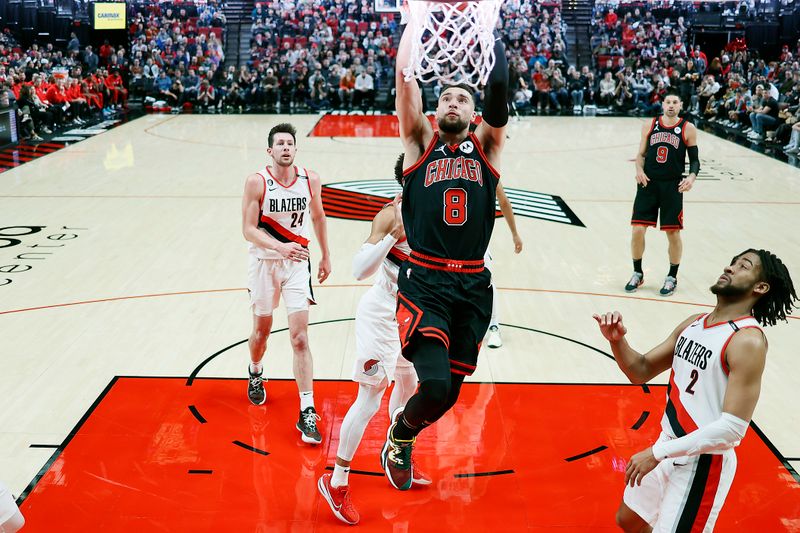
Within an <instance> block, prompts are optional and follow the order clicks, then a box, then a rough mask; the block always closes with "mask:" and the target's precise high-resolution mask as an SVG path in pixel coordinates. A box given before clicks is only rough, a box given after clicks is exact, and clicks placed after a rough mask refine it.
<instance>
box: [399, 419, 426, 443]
mask: <svg viewBox="0 0 800 533" xmlns="http://www.w3.org/2000/svg"><path fill="white" fill-rule="evenodd" d="M424 426H425V425H424V424H423V427H418V428H417V427H415V428H412V427H410V426H409V424H408V422H406V419H405V417H404V416H403V415H400V419H399V420H398V421H397V424H396V425H395V426H394V429H393V430H392V438H393V439H395V440H411V439H413V438H414V437H416V436H417V435H418V434H419V432H420V431H422V429H423V428H424Z"/></svg>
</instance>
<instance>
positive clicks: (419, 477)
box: [411, 456, 433, 485]
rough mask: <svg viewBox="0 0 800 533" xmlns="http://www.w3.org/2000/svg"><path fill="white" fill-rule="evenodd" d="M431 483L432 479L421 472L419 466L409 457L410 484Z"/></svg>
mask: <svg viewBox="0 0 800 533" xmlns="http://www.w3.org/2000/svg"><path fill="white" fill-rule="evenodd" d="M432 483H433V478H431V476H430V475H428V473H427V472H425V471H423V470H422V469H421V468H420V467H419V464H418V463H417V462H416V461H415V460H414V457H413V456H412V457H411V484H412V485H430V484H432Z"/></svg>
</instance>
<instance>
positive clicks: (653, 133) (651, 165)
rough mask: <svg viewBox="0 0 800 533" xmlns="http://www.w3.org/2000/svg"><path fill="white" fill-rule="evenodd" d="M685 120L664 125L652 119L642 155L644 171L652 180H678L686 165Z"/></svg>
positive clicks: (659, 120) (656, 119) (658, 120)
mask: <svg viewBox="0 0 800 533" xmlns="http://www.w3.org/2000/svg"><path fill="white" fill-rule="evenodd" d="M686 124H687V123H686V120H685V119H680V120H678V122H677V124H675V125H674V126H671V127H670V126H665V125H664V123H663V122H662V121H661V117H657V118H654V119H653V125H652V126H651V127H650V133H649V135H648V140H647V152H646V154H645V157H644V173H645V174H646V175H647V177H648V178H650V179H654V180H680V179H681V177H682V175H683V172H684V170H685V165H686Z"/></svg>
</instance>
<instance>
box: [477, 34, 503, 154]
mask: <svg viewBox="0 0 800 533" xmlns="http://www.w3.org/2000/svg"><path fill="white" fill-rule="evenodd" d="M494 57H495V60H494V67H492V72H490V73H489V79H488V80H487V81H486V87H485V88H484V101H483V115H482V118H483V120H482V121H481V123H480V124H479V125H478V127H477V129H476V130H475V136H476V137H477V138H478V140H479V141H480V143H481V146H482V147H483V151H484V153H486V157H487V158H489V163H491V164H492V166H493V167H495V168H499V166H500V152H501V151H502V150H503V145H504V144H505V142H506V125H507V124H508V60H507V59H506V47H505V45H503V41H502V39H500V36H499V35H497V34H495V41H494Z"/></svg>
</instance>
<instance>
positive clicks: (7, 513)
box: [0, 482, 25, 533]
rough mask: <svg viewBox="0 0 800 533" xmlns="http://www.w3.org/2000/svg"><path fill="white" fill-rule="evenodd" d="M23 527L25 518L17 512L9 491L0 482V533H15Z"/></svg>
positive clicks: (15, 503)
mask: <svg viewBox="0 0 800 533" xmlns="http://www.w3.org/2000/svg"><path fill="white" fill-rule="evenodd" d="M24 525H25V518H24V517H23V516H22V513H20V512H19V507H17V502H15V501H14V497H13V496H12V495H11V491H10V490H8V487H6V486H5V485H3V483H2V482H0V533H15V532H17V531H19V530H20V529H22V526H24Z"/></svg>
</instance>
